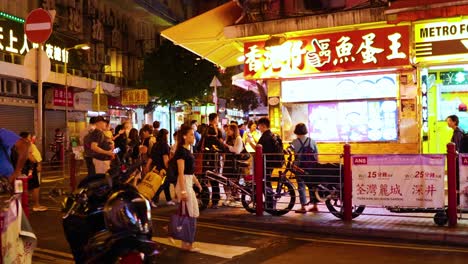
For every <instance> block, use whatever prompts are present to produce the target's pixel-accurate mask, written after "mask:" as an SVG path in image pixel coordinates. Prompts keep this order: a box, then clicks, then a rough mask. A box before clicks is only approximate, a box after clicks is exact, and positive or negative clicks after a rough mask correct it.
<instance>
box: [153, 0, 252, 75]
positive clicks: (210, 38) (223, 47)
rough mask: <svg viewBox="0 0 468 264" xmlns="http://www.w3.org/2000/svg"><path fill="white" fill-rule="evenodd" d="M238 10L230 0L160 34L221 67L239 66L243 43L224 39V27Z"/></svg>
mask: <svg viewBox="0 0 468 264" xmlns="http://www.w3.org/2000/svg"><path fill="white" fill-rule="evenodd" d="M241 13H242V9H240V8H239V7H238V6H237V5H236V4H235V3H234V2H233V1H230V2H228V3H226V4H224V5H221V6H219V7H217V8H215V9H212V10H210V11H208V12H206V13H203V14H201V15H199V16H196V17H194V18H191V19H189V20H187V21H185V22H183V23H180V24H178V25H176V26H173V27H171V28H169V29H166V30H164V31H163V32H161V35H162V36H163V37H165V38H167V39H169V40H171V41H172V42H174V44H176V45H180V46H182V47H184V48H186V49H188V50H190V51H191V52H193V53H195V54H197V55H199V56H200V57H202V58H204V59H207V60H209V61H211V62H213V63H214V64H216V65H219V66H221V67H230V66H235V65H240V64H242V63H243V60H241V61H239V60H240V58H241V57H242V55H243V54H244V43H243V41H242V40H239V39H227V38H226V37H225V36H224V27H226V26H230V25H234V23H235V21H236V20H237V19H238V18H239V17H240V16H241ZM250 41H251V40H250Z"/></svg>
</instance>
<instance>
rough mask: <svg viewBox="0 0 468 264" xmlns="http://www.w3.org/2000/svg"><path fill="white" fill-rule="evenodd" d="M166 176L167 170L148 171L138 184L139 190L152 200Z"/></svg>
mask: <svg viewBox="0 0 468 264" xmlns="http://www.w3.org/2000/svg"><path fill="white" fill-rule="evenodd" d="M165 178H166V171H165V170H161V171H158V170H156V169H154V170H152V171H150V172H148V173H146V175H145V177H144V178H143V180H141V182H140V183H139V184H138V185H137V187H136V188H137V190H138V192H139V193H141V195H143V196H144V197H145V198H146V199H148V200H151V199H152V198H153V196H154V194H155V193H156V192H157V191H158V189H159V187H160V186H161V185H162V184H163V182H164V179H165Z"/></svg>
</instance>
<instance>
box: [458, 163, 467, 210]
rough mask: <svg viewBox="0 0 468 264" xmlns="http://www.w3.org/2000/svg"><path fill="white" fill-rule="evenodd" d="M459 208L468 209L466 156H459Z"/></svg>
mask: <svg viewBox="0 0 468 264" xmlns="http://www.w3.org/2000/svg"><path fill="white" fill-rule="evenodd" d="M459 159H460V162H459V166H460V175H459V177H460V206H461V208H465V209H468V154H459Z"/></svg>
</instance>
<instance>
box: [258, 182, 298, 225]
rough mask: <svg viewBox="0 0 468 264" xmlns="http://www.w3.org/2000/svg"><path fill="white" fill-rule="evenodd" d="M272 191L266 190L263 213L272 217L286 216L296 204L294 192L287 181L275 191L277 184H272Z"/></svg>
mask: <svg viewBox="0 0 468 264" xmlns="http://www.w3.org/2000/svg"><path fill="white" fill-rule="evenodd" d="M274 183H275V182H274V181H273V190H271V189H269V188H267V192H266V199H265V200H266V202H265V211H266V212H267V213H269V214H271V215H274V216H281V215H285V214H287V213H288V212H289V211H291V209H292V208H293V207H294V205H295V203H296V191H295V190H294V187H293V185H292V184H291V182H289V181H285V182H282V183H281V188H280V189H279V190H277V184H279V182H277V183H276V185H275V184H274Z"/></svg>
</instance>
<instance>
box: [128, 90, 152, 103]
mask: <svg viewBox="0 0 468 264" xmlns="http://www.w3.org/2000/svg"><path fill="white" fill-rule="evenodd" d="M146 104H148V90H147V89H135V90H124V91H123V92H122V105H146Z"/></svg>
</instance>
